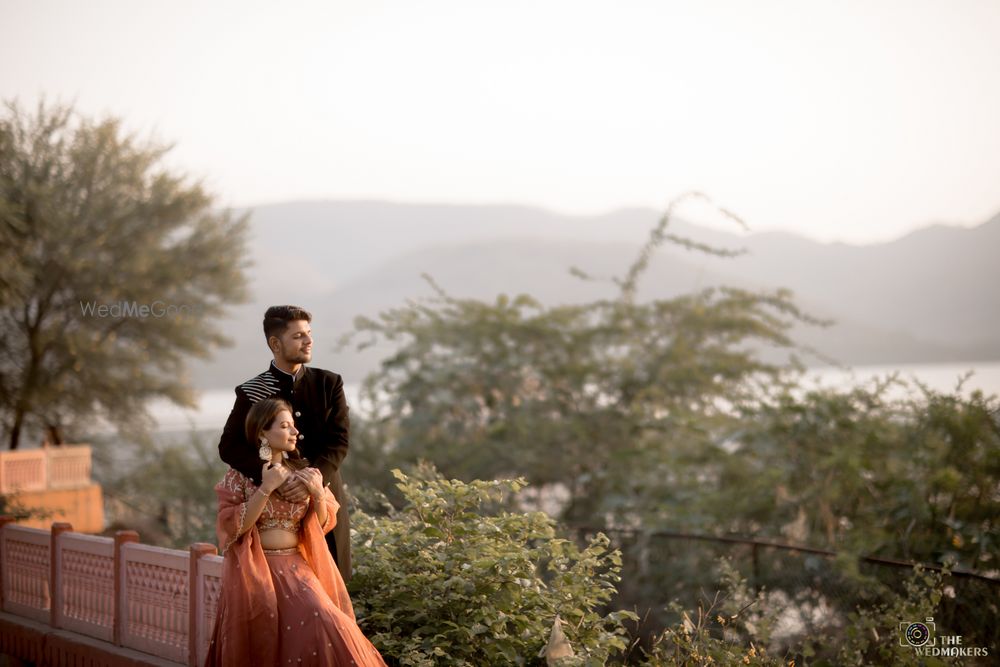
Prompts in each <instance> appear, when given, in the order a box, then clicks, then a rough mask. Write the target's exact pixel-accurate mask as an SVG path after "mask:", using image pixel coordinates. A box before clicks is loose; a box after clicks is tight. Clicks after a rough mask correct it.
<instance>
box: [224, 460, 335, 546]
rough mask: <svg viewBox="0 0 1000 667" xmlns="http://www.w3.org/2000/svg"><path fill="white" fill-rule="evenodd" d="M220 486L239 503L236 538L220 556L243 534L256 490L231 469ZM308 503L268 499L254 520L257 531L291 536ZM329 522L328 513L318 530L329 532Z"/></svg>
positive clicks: (276, 498)
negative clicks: (272, 530)
mask: <svg viewBox="0 0 1000 667" xmlns="http://www.w3.org/2000/svg"><path fill="white" fill-rule="evenodd" d="M220 485H221V486H222V487H224V488H225V489H226V490H227V491H229V492H231V493H233V494H235V496H236V497H237V498H239V499H240V500H241V505H240V511H239V524H238V526H237V531H236V535H235V536H232V537H231V538H230V542H229V544H226V545H224V548H223V553H225V551H227V550H228V549H229V547H230V546H232V543H233V542H234V541H236V539H238V538H239V536H240V535H241V534H242V533H243V532H244V519H245V518H246V503H247V501H248V500H250V496H252V495H253V494H254V492H255V491H256V490H257V486H255V485H254V483H253V481H251V480H250V479H249V478H247V477H246V476H244V475H243V474H242V473H240V472H239V471H237V470H234V469H233V468H230V469H229V470H228V471H227V472H226V476H225V477H224V478H223V479H222V482H221V483H220ZM309 503H310V499H309V498H306V500H305V501H304V502H301V503H292V502H288V501H287V500H283V499H281V498H279V497H278V496H277V495H274V494H272V495H270V496H268V498H267V501H266V502H265V503H264V509H263V510H261V513H260V517H258V518H257V530H268V529H270V528H281V529H283V530H287V531H290V532H292V533H299V532H301V529H302V519H303V517H305V515H306V512H308V511H309ZM334 513H336V511H335V512H334ZM333 521H336V517H335V516H334V517H331V516H330V513H329V512H328V513H327V519H326V522H327V525H324V526H322V530H323V531H324V532H327V531H329V530H330V529H331V528H332V527H333V526H332V525H330V524H331V523H332V522H333Z"/></svg>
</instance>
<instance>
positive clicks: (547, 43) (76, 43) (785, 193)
mask: <svg viewBox="0 0 1000 667" xmlns="http://www.w3.org/2000/svg"><path fill="white" fill-rule="evenodd" d="M42 94H44V95H45V96H46V97H47V98H48V99H50V100H63V101H75V102H76V104H77V107H78V108H79V109H81V110H82V111H84V112H86V113H88V114H94V113H109V114H114V115H118V116H122V117H124V118H125V119H126V122H127V124H128V126H129V127H130V128H132V129H134V130H136V131H139V132H140V133H145V134H147V135H148V134H149V133H154V134H155V136H156V137H158V138H160V139H162V140H165V141H171V142H176V144H177V147H176V149H175V150H174V151H173V153H172V154H171V157H170V160H171V163H172V164H175V165H177V166H179V167H182V168H184V169H185V170H188V171H190V172H191V173H193V174H195V175H197V176H199V177H203V178H204V179H205V181H206V183H207V184H208V185H209V187H210V188H211V189H212V190H213V191H215V192H216V193H218V194H219V195H220V200H221V202H222V203H224V204H230V205H250V204H256V203H268V202H275V201H281V200H287V199H292V198H313V199H315V198H376V199H389V200H395V201H421V202H454V203H521V204H529V205H539V206H544V207H546V208H550V209H554V210H557V211H562V212H571V213H600V212H605V211H608V210H611V209H615V208H619V207H626V206H651V207H655V208H662V206H663V205H664V204H665V203H666V202H667V201H668V200H669V199H670V198H671V197H672V196H673V195H676V194H678V193H680V192H682V191H685V190H688V189H692V188H695V189H699V190H702V191H704V192H706V193H708V194H710V195H711V196H712V197H713V198H714V199H715V200H716V201H718V202H719V203H720V204H722V205H725V206H727V207H729V208H731V209H733V210H735V211H737V212H738V213H740V214H741V215H742V216H743V217H744V218H745V219H746V220H747V221H748V222H749V223H750V225H751V226H752V227H753V228H754V229H755V230H764V229H787V230H792V231H796V232H799V233H802V234H804V235H807V236H811V237H813V238H819V239H838V240H848V241H857V242H866V241H874V240H885V239H891V238H895V237H897V236H899V235H901V234H903V233H904V232H905V231H907V230H908V229H911V228H913V227H916V226H922V225H924V224H928V223H930V222H947V223H952V224H964V225H971V224H978V223H981V222H983V221H985V220H986V219H987V218H989V217H991V216H992V215H994V214H996V213H998V212H1000V1H998V0H951V1H946V0H935V1H922V0H865V1H858V2H851V1H845V0H835V1H822V2H817V1H812V0H787V1H785V0H758V1H756V2H749V1H747V0H689V1H687V2H674V1H670V0H659V1H650V2H630V1H628V0H618V1H616V2H588V1H586V0H568V1H562V0H558V1H556V0H552V1H546V0H532V1H530V2H521V1H518V0H504V1H503V2H500V1H489V2H488V1H486V0H478V1H477V0H420V1H414V0H399V1H392V2H390V1H376V0H356V1H333V0H326V1H316V2H287V3H277V2H273V1H269V2H248V1H247V0H239V1H234V2H203V1H202V2H188V1H181V0H171V1H170V2H135V1H134V0H122V1H104V2H95V1H94V0H87V1H86V2H79V1H77V0H66V1H61V2H55V1H45V0H42V1H40V0H30V1H29V0H24V1H12V0H0V97H3V98H11V97H17V98H19V99H20V100H21V101H22V102H26V103H29V104H33V103H34V102H35V101H36V100H37V99H38V97H39V96H40V95H42ZM700 214H701V212H698V211H695V212H693V213H692V215H695V216H698V215H700ZM709 222H710V220H709Z"/></svg>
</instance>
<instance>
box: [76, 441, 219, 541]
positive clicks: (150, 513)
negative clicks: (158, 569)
mask: <svg viewBox="0 0 1000 667" xmlns="http://www.w3.org/2000/svg"><path fill="white" fill-rule="evenodd" d="M226 468H227V466H226V464H225V463H223V462H222V461H221V460H220V459H219V455H218V450H217V449H216V445H215V443H214V442H213V441H211V440H209V439H208V438H207V437H206V436H205V435H204V434H198V433H195V432H191V433H189V434H187V436H186V440H178V441H160V442H155V443H147V444H137V443H130V442H127V441H122V440H119V439H117V438H111V439H108V440H101V439H96V440H95V441H94V477H95V479H96V480H97V481H98V482H99V483H100V484H101V486H102V489H103V492H104V497H105V501H106V502H105V505H106V511H107V512H108V514H109V517H108V519H109V522H110V523H111V524H112V525H114V526H117V527H120V528H129V529H134V530H138V531H139V533H140V534H141V536H142V540H143V542H146V543H147V544H155V545H157V546H164V547H173V548H181V549H184V548H187V546H188V545H190V544H192V543H193V542H208V543H210V544H215V542H216V535H215V517H216V514H217V511H218V503H217V500H216V496H215V491H214V488H215V485H216V484H217V483H218V482H219V481H220V480H221V479H222V477H223V475H224V474H225V472H226Z"/></svg>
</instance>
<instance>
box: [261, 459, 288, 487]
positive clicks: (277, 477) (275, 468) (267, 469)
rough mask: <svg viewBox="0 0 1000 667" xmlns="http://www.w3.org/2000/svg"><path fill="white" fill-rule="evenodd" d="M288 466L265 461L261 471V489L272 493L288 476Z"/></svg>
mask: <svg viewBox="0 0 1000 667" xmlns="http://www.w3.org/2000/svg"><path fill="white" fill-rule="evenodd" d="M288 475H289V472H288V468H286V467H285V466H283V465H281V464H280V463H279V464H278V465H274V464H273V463H265V464H264V467H263V468H262V469H261V472H260V490H261V491H262V492H263V493H266V494H268V495H270V494H271V493H273V492H274V490H275V489H277V488H278V487H279V486H281V485H282V484H283V483H284V482H285V480H286V479H287V478H288Z"/></svg>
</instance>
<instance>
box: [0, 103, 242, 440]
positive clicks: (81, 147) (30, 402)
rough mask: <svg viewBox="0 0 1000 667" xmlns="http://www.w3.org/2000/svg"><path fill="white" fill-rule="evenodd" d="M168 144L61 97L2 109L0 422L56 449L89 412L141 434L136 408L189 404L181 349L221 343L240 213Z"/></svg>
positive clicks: (231, 298) (231, 295)
mask: <svg viewBox="0 0 1000 667" xmlns="http://www.w3.org/2000/svg"><path fill="white" fill-rule="evenodd" d="M168 151H169V147H167V146H162V145H158V144H156V143H154V142H152V141H146V140H140V139H137V138H136V137H135V136H134V135H131V134H128V133H126V132H125V130H124V129H123V126H122V123H121V121H120V120H118V119H115V118H106V119H101V120H92V119H88V118H84V117H81V116H80V115H79V114H77V113H75V112H74V110H73V109H72V108H70V107H66V106H59V105H55V106H50V105H46V104H45V103H44V102H43V103H40V104H39V105H38V108H37V110H36V112H35V113H34V114H28V113H26V112H25V111H24V110H23V109H22V108H21V107H20V106H19V105H18V104H17V103H16V102H8V103H7V105H6V115H5V116H4V117H3V118H2V119H0V235H2V240H3V241H4V243H3V248H4V251H3V253H4V254H3V257H2V259H3V269H0V423H2V428H3V431H4V434H5V436H6V437H7V440H8V442H9V444H10V447H11V449H14V448H16V447H17V446H18V444H19V442H20V440H21V437H22V435H23V434H24V433H25V431H26V430H28V429H35V430H36V431H44V432H45V434H46V437H47V438H48V439H49V440H50V441H52V442H55V443H58V442H61V441H62V440H63V439H64V438H65V434H66V433H67V432H68V431H72V430H73V429H74V428H76V427H79V426H80V425H81V422H82V421H84V420H88V421H92V420H94V419H98V418H105V419H107V420H109V421H110V422H112V423H114V424H117V425H118V426H119V428H120V429H124V430H134V431H138V432H142V431H143V430H144V428H145V425H146V423H147V422H148V421H149V420H148V415H147V413H146V410H145V405H146V403H147V402H148V401H149V400H150V399H153V398H159V397H165V398H167V399H169V400H171V401H173V402H174V403H177V404H181V405H190V404H191V403H192V397H191V390H190V387H189V385H188V382H187V380H186V378H185V365H184V358H185V356H186V355H195V356H201V357H205V356H207V355H208V354H209V353H210V351H211V349H212V348H213V347H216V346H219V345H223V344H225V343H226V342H227V340H226V339H225V337H224V336H223V335H222V333H221V331H220V330H219V329H218V327H217V326H215V325H214V323H213V321H214V320H215V319H216V318H218V317H219V316H220V315H221V314H222V313H223V306H224V305H225V304H227V303H233V302H238V301H240V300H242V299H243V298H244V295H245V285H246V280H245V277H244V275H243V267H244V265H245V256H246V245H245V243H246V242H245V234H246V220H245V218H241V219H234V218H233V217H232V216H231V215H230V213H228V212H217V211H215V210H213V203H214V200H213V198H212V196H210V195H209V194H208V193H207V192H206V191H205V190H204V189H203V188H202V186H201V185H200V184H198V183H192V182H190V179H189V178H187V177H186V176H185V175H184V174H181V173H177V172H175V171H171V170H169V169H168V168H166V167H165V166H164V165H163V158H164V156H165V155H166V153H167V152H168Z"/></svg>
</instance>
